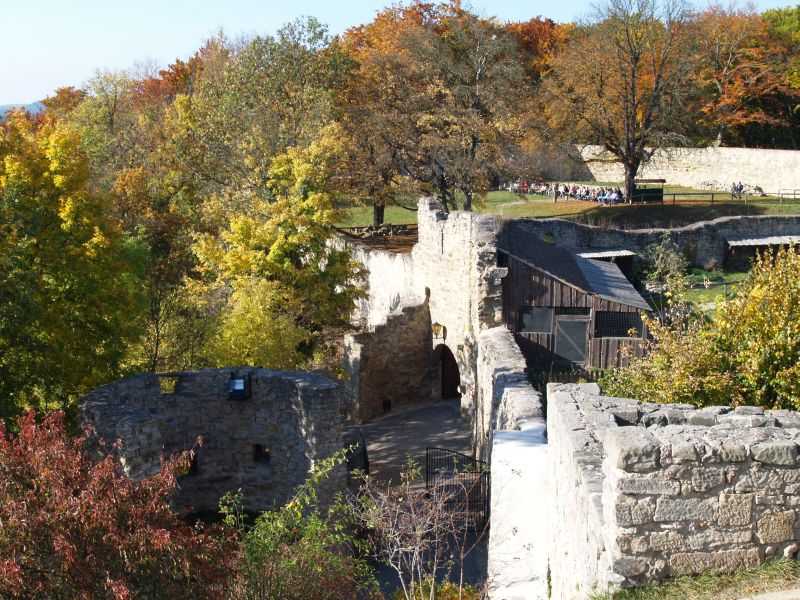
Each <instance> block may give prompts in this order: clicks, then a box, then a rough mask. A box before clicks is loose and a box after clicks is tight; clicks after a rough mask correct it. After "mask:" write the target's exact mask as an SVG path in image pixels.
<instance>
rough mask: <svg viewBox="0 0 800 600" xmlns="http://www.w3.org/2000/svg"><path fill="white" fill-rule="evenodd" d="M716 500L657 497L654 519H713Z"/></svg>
mask: <svg viewBox="0 0 800 600" xmlns="http://www.w3.org/2000/svg"><path fill="white" fill-rule="evenodd" d="M716 512H717V501H716V500H710V499H702V498H687V499H685V500H684V499H678V498H659V499H658V500H656V511H655V516H654V520H655V521H695V520H703V521H713V520H714V518H715V516H716Z"/></svg>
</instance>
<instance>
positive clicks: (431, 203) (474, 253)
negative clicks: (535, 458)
mask: <svg viewBox="0 0 800 600" xmlns="http://www.w3.org/2000/svg"><path fill="white" fill-rule="evenodd" d="M417 220H418V236H419V239H418V242H417V244H416V245H415V246H414V248H413V250H412V252H411V254H410V255H409V254H395V253H392V252H388V251H386V250H376V249H367V248H363V247H360V246H357V245H355V255H354V258H355V259H356V260H358V261H359V262H361V264H362V265H364V267H365V269H366V270H367V272H368V293H367V296H366V297H365V298H364V299H363V300H362V301H360V303H359V304H358V306H357V309H356V311H355V313H354V317H353V320H354V323H356V324H358V325H359V326H360V331H359V332H357V333H355V334H350V335H348V336H346V338H345V358H344V365H345V371H346V372H347V373H348V376H349V377H350V383H348V384H347V385H346V392H345V396H346V398H345V404H346V405H347V406H348V407H349V410H350V412H351V413H352V414H354V415H359V414H362V413H363V414H365V415H368V414H369V413H370V412H372V411H371V410H369V409H367V410H363V409H361V408H360V406H361V405H365V406H379V405H381V404H382V397H381V398H376V397H375V396H374V395H373V393H372V392H371V391H370V390H376V392H377V391H378V390H381V392H380V393H381V396H389V397H390V398H391V400H392V402H393V404H397V405H400V404H406V403H410V402H417V401H420V400H423V401H424V400H428V399H430V397H431V395H432V389H431V388H432V387H433V384H434V382H435V378H436V377H435V373H434V371H435V369H437V368H438V365H434V364H431V360H432V357H433V350H435V347H436V346H438V345H440V344H444V345H446V346H447V347H448V348H449V349H450V350H451V351H452V353H453V355H454V356H455V358H456V361H457V363H458V366H459V371H460V377H461V393H462V412H463V413H464V414H465V415H467V414H469V415H471V413H472V411H473V410H474V403H475V399H476V398H477V387H476V378H477V360H478V348H477V336H478V334H479V333H480V331H482V330H484V329H487V328H490V327H494V326H496V325H498V324H500V323H501V318H502V314H501V311H502V307H501V297H500V294H501V286H500V281H501V278H502V276H503V275H504V274H505V271H504V270H503V269H498V268H497V250H496V247H495V244H494V241H495V237H494V226H495V225H494V217H493V216H491V215H478V214H475V213H471V212H463V211H453V212H450V213H446V212H444V210H443V209H442V207H441V205H440V204H439V202H438V201H436V200H435V199H433V198H422V199H421V200H420V201H419V205H418V211H417ZM425 312H427V321H426V317H424V316H423V314H424V313H425ZM390 320H391V324H390V325H389V326H386V325H387V324H388V323H389V321H390ZM425 322H427V323H428V324H433V323H439V324H441V325H443V326H444V327H445V329H446V336H445V337H444V338H443V339H433V337H432V334H431V329H430V326H428V329H427V331H426V332H424V331H423V330H422V324H423V323H425ZM424 335H427V341H426V343H425V345H424V346H421V345H420V343H419V342H420V340H421V339H422V337H423V336H424ZM387 349H388V350H390V351H391V356H392V360H389V361H387V360H385V359H381V358H380V357H378V356H377V355H378V354H379V353H383V352H385V351H386V350H387ZM372 357H376V358H374V359H373V358H372ZM423 357H424V360H426V361H427V363H428V367H427V369H426V370H425V376H426V377H427V381H428V388H427V389H428V392H427V395H425V394H424V393H423V394H422V396H423V397H420V390H421V389H422V388H423V387H424V386H422V385H421V384H420V383H419V381H418V379H417V374H418V371H416V368H417V365H420V364H422V360H423ZM370 365H380V366H381V367H384V366H385V367H386V368H387V369H389V370H388V371H385V372H384V373H382V374H376V373H375V372H374V369H373V368H372V366H370ZM412 371H413V372H412ZM367 381H370V382H371V381H381V382H383V383H384V384H386V385H389V387H388V388H387V387H385V386H384V387H383V388H381V385H380V384H378V385H373V384H372V383H367ZM390 382H396V383H390Z"/></svg>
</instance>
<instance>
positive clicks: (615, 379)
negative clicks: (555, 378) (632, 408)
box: [601, 248, 800, 410]
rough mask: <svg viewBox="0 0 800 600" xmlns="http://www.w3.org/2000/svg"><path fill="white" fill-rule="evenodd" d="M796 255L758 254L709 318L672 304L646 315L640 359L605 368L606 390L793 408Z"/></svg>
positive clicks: (797, 350)
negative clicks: (662, 316) (664, 314)
mask: <svg viewBox="0 0 800 600" xmlns="http://www.w3.org/2000/svg"><path fill="white" fill-rule="evenodd" d="M799 273H800V254H798V252H797V250H796V249H795V248H784V249H781V250H779V251H778V252H777V253H775V255H774V256H773V254H771V253H768V252H767V253H764V254H762V255H760V256H759V257H758V258H757V259H756V261H755V263H754V265H753V270H752V271H751V273H750V274H749V275H748V277H747V279H745V281H744V282H743V283H742V284H741V285H740V286H739V288H738V289H737V290H736V295H735V296H734V298H733V299H731V300H727V301H720V302H719V303H718V304H717V310H716V313H715V315H714V318H713V320H711V321H710V322H705V321H704V320H703V319H699V318H692V315H691V314H690V312H689V311H688V310H686V307H685V306H682V305H680V304H679V305H678V306H677V307H674V309H673V310H672V311H671V312H670V313H669V314H671V318H670V319H667V320H662V321H655V320H651V321H650V322H649V323H648V330H649V331H650V333H651V335H652V338H653V339H652V340H651V341H650V342H649V343H648V347H647V349H646V353H645V356H644V358H636V359H632V360H631V363H630V366H629V367H626V368H623V369H616V370H613V371H609V372H608V373H607V374H606V375H604V378H603V381H602V382H601V385H602V386H603V389H604V391H605V392H606V393H611V394H623V395H629V396H634V397H638V398H648V399H652V400H656V401H659V402H689V403H692V404H696V405H700V406H703V405H712V404H726V405H738V404H752V405H757V406H762V407H764V408H786V409H791V410H797V409H798V407H800V368H798V365H800V276H798V274H799Z"/></svg>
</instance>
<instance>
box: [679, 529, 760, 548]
mask: <svg viewBox="0 0 800 600" xmlns="http://www.w3.org/2000/svg"><path fill="white" fill-rule="evenodd" d="M752 540H753V532H752V531H751V530H750V529H743V530H734V531H730V530H719V529H715V528H713V527H709V528H708V529H706V530H705V531H701V532H700V533H695V534H692V535H690V536H687V538H686V544H687V546H688V547H689V548H691V549H692V550H702V549H704V548H719V547H724V546H728V547H730V546H731V545H733V544H748V543H750V542H751V541H752ZM682 549H683V550H686V547H684V548H682Z"/></svg>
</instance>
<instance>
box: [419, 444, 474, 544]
mask: <svg viewBox="0 0 800 600" xmlns="http://www.w3.org/2000/svg"><path fill="white" fill-rule="evenodd" d="M433 487H437V489H438V490H439V491H441V492H442V493H444V494H445V496H446V498H447V499H446V504H447V505H449V506H450V508H452V510H454V511H458V513H459V515H463V517H464V519H465V520H466V521H467V524H468V525H469V526H472V527H475V528H477V529H482V528H483V527H484V526H485V525H486V522H487V520H488V519H489V465H488V463H485V462H483V461H482V460H477V459H475V458H472V457H471V456H467V455H466V454H462V453H460V452H455V451H453V450H447V449H446V448H426V449H425V488H426V489H427V490H428V491H430V490H431V489H432V488H433Z"/></svg>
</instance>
